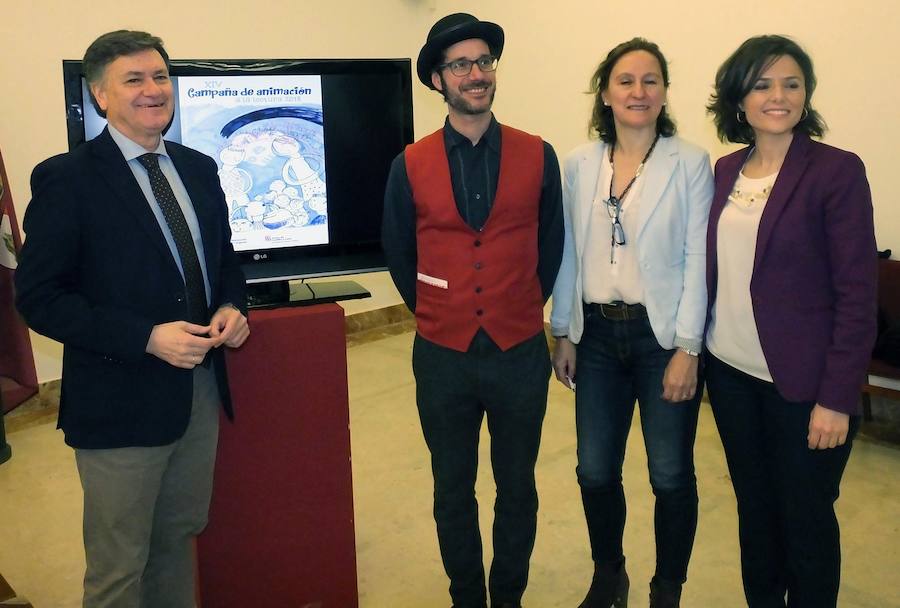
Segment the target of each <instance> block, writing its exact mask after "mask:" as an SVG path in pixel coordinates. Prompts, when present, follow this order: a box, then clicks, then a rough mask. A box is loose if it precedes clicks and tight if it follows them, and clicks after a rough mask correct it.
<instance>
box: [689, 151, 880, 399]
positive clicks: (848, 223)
mask: <svg viewBox="0 0 900 608" xmlns="http://www.w3.org/2000/svg"><path fill="white" fill-rule="evenodd" d="M749 153H750V148H744V149H743V150H739V151H737V152H734V153H732V154H729V155H728V156H724V157H722V158H720V159H719V161H718V162H717V163H716V171H715V194H714V195H713V202H712V208H711V209H710V216H709V224H708V228H707V236H706V246H707V253H706V282H707V287H708V290H709V305H708V306H709V308H708V312H707V317H708V315H709V314H711V311H712V306H713V303H714V302H715V298H716V284H717V279H718V276H719V273H720V272H721V273H725V272H728V268H719V267H718V261H717V248H716V240H717V236H718V227H719V217H720V216H721V215H722V209H723V208H724V207H725V203H726V202H727V200H728V195H729V194H730V193H731V190H732V188H733V187H734V183H735V180H736V179H737V177H738V173H739V172H740V170H741V167H743V165H744V161H745V160H746V158H747V156H748V154H749ZM877 272H878V267H877V251H876V246H875V231H874V225H873V219H872V197H871V194H870V192H869V183H868V181H867V180H866V172H865V167H864V166H863V163H862V161H861V160H860V159H859V157H857V156H856V155H855V154H853V153H851V152H846V151H844V150H839V149H838V148H834V147H832V146H828V145H826V144H823V143H820V142H817V141H813V140H811V139H810V138H809V137H807V136H806V135H803V134H800V133H798V134H796V135H794V139H793V141H792V142H791V146H790V149H789V150H788V153H787V156H786V157H785V159H784V164H783V165H782V167H781V171H780V173H779V174H778V179H777V180H776V181H775V185H774V186H773V188H772V192H771V194H770V195H769V200H768V201H767V202H766V206H765V209H764V210H763V213H762V219H761V220H760V224H759V233H758V234H757V237H756V256H755V259H754V261H753V274H752V277H751V279H750V297H751V301H752V305H753V315H754V317H755V319H756V328H757V330H758V332H759V341H760V343H761V344H762V350H763V355H765V358H766V363H767V364H768V366H769V372H770V373H771V374H772V379H773V380H774V382H775V387H776V388H777V389H778V392H779V393H780V394H781V396H782V397H784V398H785V399H786V400H788V401H815V402H817V403H819V404H821V405H823V406H825V407H827V408H829V409H832V410H837V411H840V412H844V413H847V414H857V413H858V407H859V405H858V404H859V394H860V388H861V385H862V383H863V380H864V377H865V373H866V368H867V367H868V365H869V360H870V358H871V356H872V346H873V345H874V343H875V334H876V307H877V304H876V290H877ZM747 321H748V322H750V319H748V320H747Z"/></svg>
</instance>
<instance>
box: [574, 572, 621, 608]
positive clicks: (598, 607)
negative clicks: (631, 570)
mask: <svg viewBox="0 0 900 608" xmlns="http://www.w3.org/2000/svg"><path fill="white" fill-rule="evenodd" d="M628 586H629V583H628V573H627V572H625V562H624V560H623V561H622V562H621V563H619V564H617V565H615V566H610V565H601V564H594V578H593V579H592V580H591V588H590V589H588V593H587V596H586V597H585V598H584V600H583V601H582V602H581V603H580V604H579V605H578V608H628Z"/></svg>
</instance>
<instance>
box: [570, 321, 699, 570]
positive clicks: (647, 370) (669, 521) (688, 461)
mask: <svg viewBox="0 0 900 608" xmlns="http://www.w3.org/2000/svg"><path fill="white" fill-rule="evenodd" d="M673 353H674V350H666V349H664V348H662V347H661V346H660V345H659V343H658V342H657V341H656V337H655V336H654V335H653V330H652V329H651V327H650V321H649V320H648V319H646V318H643V319H631V320H627V321H611V320H609V319H606V318H604V317H602V316H600V315H599V314H597V313H593V312H591V311H589V310H587V309H586V310H585V330H584V335H583V336H582V339H581V342H580V343H579V344H578V346H577V356H576V371H577V388H578V390H577V391H576V392H575V417H576V426H577V432H578V469H577V473H578V483H579V484H580V485H581V490H582V498H583V500H584V509H585V516H586V518H587V524H588V532H589V535H590V540H591V552H592V556H593V559H594V561H595V562H596V563H597V564H598V565H604V564H614V563H617V562H618V563H621V562H622V561H624V553H623V550H622V535H623V533H624V529H625V511H626V509H625V495H624V491H623V489H622V463H623V461H624V459H625V443H626V441H627V439H628V432H629V430H630V429H631V417H632V415H633V413H634V402H635V400H637V402H638V405H639V407H640V412H641V430H642V431H643V435H644V444H645V446H646V450H647V461H648V467H649V470H650V485H651V486H652V488H653V493H654V495H655V496H656V508H655V515H654V524H655V531H656V577H658V578H659V579H663V580H665V581H671V582H675V583H683V582H684V581H685V580H686V579H687V567H688V561H689V560H690V556H691V550H692V548H693V544H694V533H695V532H696V528H697V481H696V478H695V477H694V453H693V450H694V437H695V435H696V431H697V416H698V413H699V403H700V397H701V393H702V383H700V382H698V388H697V393H696V394H695V396H694V398H692V399H690V400H688V401H684V402H680V403H670V402H667V401H663V399H662V391H663V374H664V373H665V370H666V366H667V365H668V364H669V360H670V359H671V358H672V354H673Z"/></svg>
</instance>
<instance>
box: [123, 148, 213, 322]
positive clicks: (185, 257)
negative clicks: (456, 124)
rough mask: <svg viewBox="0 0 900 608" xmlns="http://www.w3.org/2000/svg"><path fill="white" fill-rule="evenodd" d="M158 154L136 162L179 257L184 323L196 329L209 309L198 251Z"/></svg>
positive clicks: (145, 156) (204, 318)
mask: <svg viewBox="0 0 900 608" xmlns="http://www.w3.org/2000/svg"><path fill="white" fill-rule="evenodd" d="M158 156H159V155H158V154H155V153H153V152H150V153H147V154H144V155H143V156H139V157H138V162H140V163H141V164H142V165H144V168H146V169H147V174H148V175H149V176H150V188H152V190H153V196H155V197H156V202H157V204H159V208H160V209H162V212H163V216H164V217H165V218H166V223H167V224H168V225H169V231H171V233H172V238H173V239H174V240H175V247H176V248H177V249H178V256H179V257H180V258H181V268H182V270H183V271H184V284H185V288H186V291H187V301H188V318H187V321H190V322H191V323H196V324H197V325H206V324H207V323H208V322H209V307H208V306H207V305H206V288H205V286H204V284H203V271H202V270H201V269H200V260H199V259H198V258H197V249H196V248H195V247H194V239H193V237H192V236H191V230H190V228H188V224H187V221H186V220H185V219H184V213H183V212H182V211H181V206H180V205H179V204H178V199H176V198H175V193H174V192H172V186H170V185H169V180H167V179H166V176H165V175H163V172H162V170H161V169H160V168H159V158H158Z"/></svg>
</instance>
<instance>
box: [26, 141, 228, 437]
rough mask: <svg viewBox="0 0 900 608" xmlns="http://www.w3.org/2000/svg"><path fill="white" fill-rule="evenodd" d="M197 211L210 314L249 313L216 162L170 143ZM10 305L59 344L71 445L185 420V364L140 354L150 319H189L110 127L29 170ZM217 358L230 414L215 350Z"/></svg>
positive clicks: (223, 381) (219, 352)
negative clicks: (230, 307) (223, 309)
mask: <svg viewBox="0 0 900 608" xmlns="http://www.w3.org/2000/svg"><path fill="white" fill-rule="evenodd" d="M166 149H167V151H168V152H169V155H170V156H171V158H172V162H173V163H174V165H175V167H176V168H177V170H178V174H179V175H180V177H181V179H182V181H183V182H184V185H185V188H186V189H187V191H188V193H189V195H190V197H191V202H192V203H193V206H194V209H195V211H196V214H197V220H198V223H199V225H200V233H201V235H202V238H203V246H204V250H205V257H206V269H207V272H208V274H209V283H210V288H211V306H210V310H211V311H215V310H216V309H218V307H219V306H220V305H221V304H224V303H232V304H234V305H235V306H237V307H239V308H240V309H241V310H242V311H243V312H245V313H246V309H245V306H246V299H245V295H244V278H243V275H242V273H241V270H240V267H239V265H238V258H237V256H236V254H235V253H234V250H233V248H232V247H231V243H230V234H231V233H230V229H229V225H228V220H227V208H226V205H225V199H224V195H223V194H222V190H221V188H220V187H219V181H218V177H217V174H216V164H215V162H214V161H213V160H212V159H211V158H209V157H207V156H205V155H203V154H201V153H199V152H197V151H195V150H191V149H190V148H185V147H184V146H180V145H178V144H173V143H169V142H166ZM31 191H32V200H31V202H30V203H29V205H28V208H27V210H26V212H25V219H24V223H23V227H24V228H25V231H26V235H27V238H26V241H25V244H24V246H23V248H22V252H21V256H20V259H19V267H18V269H17V271H16V274H15V279H16V290H17V296H16V305H17V307H18V309H19V311H20V312H21V313H22V315H23V316H24V317H25V320H26V321H27V322H28V325H29V326H31V327H32V328H33V329H34V330H35V331H37V332H38V333H41V334H43V335H45V336H48V337H50V338H53V339H54V340H57V341H59V342H62V343H63V345H64V353H63V377H62V395H61V399H60V411H59V427H60V428H62V429H63V430H64V431H65V435H66V443H68V444H69V445H71V446H73V447H77V448H113V447H125V446H153V445H165V444H167V443H171V442H172V441H175V440H176V439H178V438H179V437H181V435H182V434H183V433H184V431H185V429H186V428H187V424H188V419H189V416H190V410H191V400H192V375H193V374H192V372H191V371H190V370H183V369H179V368H176V367H173V366H172V365H169V364H168V363H166V362H164V361H162V360H161V359H158V358H157V357H155V356H153V355H149V354H147V353H145V352H144V349H145V348H146V345H147V341H148V339H149V337H150V332H151V330H152V329H153V326H154V325H157V324H160V323H166V322H169V321H176V320H183V319H185V318H187V305H186V302H187V298H186V295H185V287H184V280H183V279H182V277H181V274H180V272H179V270H178V266H177V265H176V262H175V259H174V258H173V257H172V253H171V251H170V250H169V248H168V246H167V244H166V241H165V238H164V236H163V233H162V230H161V229H160V227H159V224H158V223H157V221H156V218H155V217H154V215H153V212H152V211H151V209H150V206H149V205H148V203H147V199H146V198H145V197H144V194H143V192H142V191H141V189H140V186H139V185H138V183H137V181H136V180H135V179H134V175H133V174H132V172H131V169H129V167H128V164H127V162H126V161H125V158H124V157H123V156H122V153H121V151H120V150H119V148H118V146H117V145H116V144H115V142H114V141H113V139H112V137H111V136H110V134H109V132H108V131H107V130H104V132H103V133H102V134H101V135H100V136H98V137H97V138H96V139H94V140H91V141H89V142H87V143H85V144H83V145H81V146H79V147H78V148H77V149H75V150H74V151H72V152H70V153H68V154H62V155H59V156H55V157H53V158H50V159H48V160H46V161H44V162H42V163H41V164H39V165H38V166H37V167H36V168H35V169H34V172H33V173H32V176H31ZM213 361H214V364H215V368H216V371H217V379H218V383H219V392H220V395H221V398H222V402H223V405H224V407H225V410H226V412H227V413H228V414H229V416H230V415H231V400H230V396H229V392H228V382H227V378H226V375H225V364H224V359H223V349H222V348H219V349H215V351H214V352H213Z"/></svg>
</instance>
